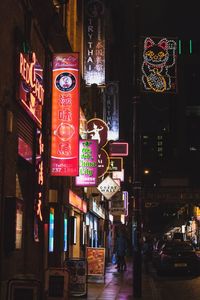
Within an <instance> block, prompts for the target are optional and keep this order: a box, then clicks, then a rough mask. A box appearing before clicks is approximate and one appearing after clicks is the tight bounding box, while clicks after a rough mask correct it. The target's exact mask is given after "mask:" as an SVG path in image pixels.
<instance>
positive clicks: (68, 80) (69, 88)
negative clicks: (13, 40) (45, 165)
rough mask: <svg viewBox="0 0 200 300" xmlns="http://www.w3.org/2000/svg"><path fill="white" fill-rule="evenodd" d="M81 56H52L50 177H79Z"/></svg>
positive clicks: (69, 54)
mask: <svg viewBox="0 0 200 300" xmlns="http://www.w3.org/2000/svg"><path fill="white" fill-rule="evenodd" d="M79 121H80V105H79V56H78V53H61V54H55V55H54V56H53V80H52V124H51V175H52V176H77V175H78V172H79V170H78V160H79V159H78V152H79Z"/></svg>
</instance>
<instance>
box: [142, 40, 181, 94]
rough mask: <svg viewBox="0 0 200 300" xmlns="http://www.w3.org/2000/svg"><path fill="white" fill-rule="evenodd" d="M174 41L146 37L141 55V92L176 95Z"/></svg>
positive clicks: (175, 47) (175, 43) (175, 44)
mask: <svg viewBox="0 0 200 300" xmlns="http://www.w3.org/2000/svg"><path fill="white" fill-rule="evenodd" d="M176 50H177V42H176V40H175V39H171V38H166V37H146V38H144V40H143V53H142V60H143V62H142V69H141V72H142V78H141V79H142V81H141V83H142V90H143V91H144V92H153V93H160V94H162V93H176V90H177V83H176V57H177V55H176Z"/></svg>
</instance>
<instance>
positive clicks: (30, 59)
mask: <svg viewBox="0 0 200 300" xmlns="http://www.w3.org/2000/svg"><path fill="white" fill-rule="evenodd" d="M19 72H20V75H21V82H20V89H19V98H20V103H21V105H22V106H23V107H24V108H25V110H26V111H27V112H28V114H29V115H30V117H31V118H32V119H33V120H34V121H36V123H37V124H38V125H39V126H40V127H41V122H42V105H43V102H44V88H43V70H42V68H41V66H40V65H39V63H38V62H37V59H36V55H35V53H34V52H33V53H31V56H30V55H28V54H23V53H20V61H19Z"/></svg>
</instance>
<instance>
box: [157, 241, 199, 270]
mask: <svg viewBox="0 0 200 300" xmlns="http://www.w3.org/2000/svg"><path fill="white" fill-rule="evenodd" d="M154 266H155V268H156V270H157V273H158V274H162V273H165V272H173V273H175V272H176V271H180V270H181V271H183V270H184V271H186V272H190V273H192V274H195V275H197V274H198V273H199V258H198V256H197V254H196V251H195V249H194V247H193V246H192V244H191V243H190V242H186V241H180V240H171V241H167V242H165V243H164V244H163V245H162V246H161V249H160V251H159V253H158V256H157V258H156V261H155V264H154Z"/></svg>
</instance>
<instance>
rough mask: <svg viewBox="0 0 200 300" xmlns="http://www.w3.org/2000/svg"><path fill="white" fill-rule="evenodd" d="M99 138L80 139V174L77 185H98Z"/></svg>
mask: <svg viewBox="0 0 200 300" xmlns="http://www.w3.org/2000/svg"><path fill="white" fill-rule="evenodd" d="M97 152H98V143H97V140H80V141H79V176H77V177H76V185H77V186H96V185H97Z"/></svg>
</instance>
